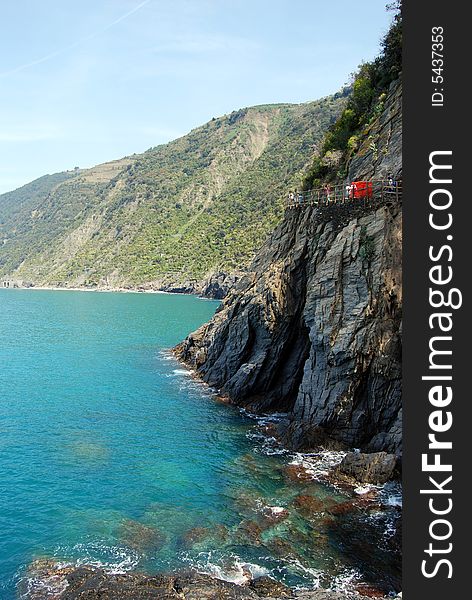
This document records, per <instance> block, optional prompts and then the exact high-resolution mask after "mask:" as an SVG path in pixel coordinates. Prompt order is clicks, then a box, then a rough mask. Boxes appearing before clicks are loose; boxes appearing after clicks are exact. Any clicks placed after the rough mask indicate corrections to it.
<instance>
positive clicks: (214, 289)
mask: <svg viewBox="0 0 472 600" xmlns="http://www.w3.org/2000/svg"><path fill="white" fill-rule="evenodd" d="M241 276H242V271H238V272H234V273H226V272H223V271H218V272H215V273H211V274H210V275H208V276H207V277H205V278H204V279H203V280H201V281H197V280H188V281H181V282H178V281H176V280H174V279H172V280H170V279H169V280H165V279H164V280H162V281H155V282H150V283H144V284H140V285H122V286H109V285H100V284H98V285H89V286H54V285H36V284H35V283H33V282H26V281H20V280H3V281H0V288H4V289H23V290H52V291H58V292H61V291H71V292H104V293H105V292H120V293H144V294H164V293H167V294H188V295H194V296H200V297H202V298H208V299H210V300H222V299H223V298H225V297H226V296H227V295H228V293H229V292H230V290H231V289H232V287H233V286H234V285H235V284H236V282H237V281H238V280H239V279H240V278H241Z"/></svg>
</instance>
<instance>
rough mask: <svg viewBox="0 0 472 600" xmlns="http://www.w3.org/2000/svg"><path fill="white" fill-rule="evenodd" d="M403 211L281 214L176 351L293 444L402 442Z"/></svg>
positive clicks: (389, 445) (373, 446) (369, 446)
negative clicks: (266, 417) (281, 415)
mask: <svg viewBox="0 0 472 600" xmlns="http://www.w3.org/2000/svg"><path fill="white" fill-rule="evenodd" d="M401 296H402V291H401V208H400V207H399V206H396V205H383V206H378V207H376V208H372V209H371V210H369V211H368V212H367V213H366V211H365V208H364V207H359V206H355V205H351V206H348V205H340V206H334V207H329V208H326V209H324V211H319V210H317V209H314V208H312V209H307V210H305V211H303V210H297V209H293V210H291V211H289V212H288V214H287V216H286V218H285V220H284V221H283V223H282V225H281V226H280V227H279V228H278V229H277V230H276V232H275V233H274V235H273V236H272V238H271V239H270V240H269V242H268V243H267V244H266V245H265V247H264V248H263V250H262V251H261V253H260V254H259V256H258V258H257V259H256V261H255V262H254V263H253V265H252V268H251V272H250V273H249V274H247V275H246V276H245V277H243V278H242V279H241V280H240V282H239V283H238V284H237V285H236V289H235V290H234V291H233V293H231V294H230V296H229V297H228V298H227V299H226V301H225V302H224V303H223V305H222V307H221V309H220V310H219V311H218V313H217V314H216V315H215V317H214V318H213V320H212V321H211V322H210V323H208V324H206V325H204V326H203V327H202V328H200V329H199V330H198V331H197V332H195V333H193V334H191V335H190V336H189V337H188V338H187V339H186V340H185V341H184V342H183V343H182V344H181V345H180V346H179V347H178V349H177V352H178V354H179V356H180V357H181V358H182V359H183V360H185V361H186V362H187V363H189V364H191V365H192V366H193V367H195V368H196V369H197V370H198V372H199V373H200V374H201V376H202V377H203V379H204V380H205V381H206V382H208V383H209V384H210V385H212V386H215V387H217V388H218V389H220V390H221V393H223V394H226V395H228V396H229V397H230V398H232V399H233V400H234V401H236V402H237V403H238V404H241V405H243V406H248V407H250V408H251V409H252V410H260V411H287V412H289V414H290V423H289V424H288V426H287V428H286V432H285V433H286V435H287V439H288V440H289V441H290V442H291V444H292V445H293V446H295V447H297V448H304V449H307V448H310V447H314V446H316V445H317V444H318V443H326V439H325V438H326V437H328V438H331V439H332V440H337V441H339V442H342V443H344V444H346V445H348V446H354V447H360V448H362V449H366V450H372V451H374V450H388V451H391V452H399V451H400V444H401V338H400V322H401Z"/></svg>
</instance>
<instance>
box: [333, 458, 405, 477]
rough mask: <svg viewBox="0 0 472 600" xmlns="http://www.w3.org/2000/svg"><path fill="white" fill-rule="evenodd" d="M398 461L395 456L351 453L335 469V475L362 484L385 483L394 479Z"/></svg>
mask: <svg viewBox="0 0 472 600" xmlns="http://www.w3.org/2000/svg"><path fill="white" fill-rule="evenodd" d="M396 463H397V459H396V457H395V455H394V454H387V453H386V452H374V453H372V454H362V453H360V452H349V453H348V454H346V456H345V457H344V458H343V460H342V461H341V464H340V465H339V466H338V467H337V468H336V469H335V475H345V476H347V477H352V478H353V479H355V480H356V481H360V482H362V483H377V484H381V483H385V482H387V481H389V480H390V479H392V477H393V475H394V472H395V467H396Z"/></svg>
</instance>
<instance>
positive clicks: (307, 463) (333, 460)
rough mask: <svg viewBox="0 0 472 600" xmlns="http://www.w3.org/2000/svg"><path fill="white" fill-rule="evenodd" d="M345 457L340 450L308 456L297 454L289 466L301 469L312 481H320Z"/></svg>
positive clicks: (324, 451)
mask: <svg viewBox="0 0 472 600" xmlns="http://www.w3.org/2000/svg"><path fill="white" fill-rule="evenodd" d="M345 456H346V452H343V451H340V450H321V451H320V452H313V453H310V454H304V453H301V452H297V453H296V454H293V458H292V460H291V461H290V463H289V464H291V465H296V466H301V467H303V469H304V470H305V472H306V473H307V474H308V475H310V476H311V477H312V478H313V479H314V480H316V481H322V480H324V479H325V478H326V477H327V475H328V474H329V473H330V471H332V469H334V468H335V467H337V466H338V465H339V464H340V463H341V461H342V459H343V458H344V457H345Z"/></svg>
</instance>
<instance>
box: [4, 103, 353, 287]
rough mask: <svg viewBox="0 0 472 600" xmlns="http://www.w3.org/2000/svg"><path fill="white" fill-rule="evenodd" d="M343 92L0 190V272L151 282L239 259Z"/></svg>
mask: <svg viewBox="0 0 472 600" xmlns="http://www.w3.org/2000/svg"><path fill="white" fill-rule="evenodd" d="M345 103H346V94H345V93H344V92H343V93H340V94H337V95H335V96H332V97H327V98H324V99H321V100H319V101H316V102H309V103H305V104H299V105H290V104H279V105H264V106H256V107H252V108H246V109H242V110H238V111H235V112H233V113H231V114H229V115H225V116H223V117H221V118H214V119H212V120H211V121H210V122H208V123H206V124H205V125H203V126H202V127H199V128H197V129H195V130H193V131H191V132H190V133H189V134H188V135H186V136H184V137H182V138H179V139H177V140H175V141H172V142H170V143H168V144H165V145H161V146H157V147H155V148H151V149H150V150H148V151H147V152H144V153H143V154H139V155H133V156H130V157H126V158H123V159H121V160H118V161H114V162H110V163H106V164H103V165H99V166H97V167H94V168H92V169H87V170H80V169H76V170H74V171H71V172H67V173H59V174H56V175H47V176H45V177H42V178H41V179H38V180H36V181H34V182H32V183H30V184H28V185H26V186H24V187H22V188H20V189H18V190H15V191H13V192H9V193H7V194H3V195H2V196H0V279H3V280H17V281H26V282H31V283H33V284H35V285H47V286H86V287H97V286H98V287H136V286H149V287H154V288H160V287H169V286H170V287H172V286H179V285H182V284H183V282H187V284H188V282H197V281H201V280H202V279H205V278H206V277H208V276H209V275H210V274H211V273H212V272H214V271H218V270H223V271H233V270H236V269H239V268H241V267H244V266H245V265H246V264H248V262H249V261H250V259H251V258H252V256H253V254H254V252H255V250H256V249H257V248H259V247H260V245H261V243H262V242H263V241H264V239H265V238H266V237H267V235H268V233H270V231H272V230H273V228H274V227H275V226H276V225H277V223H278V222H279V220H280V218H281V216H282V206H283V204H282V200H283V198H284V197H285V195H286V193H287V189H288V188H289V187H291V186H294V187H295V186H297V185H300V184H301V180H302V175H303V173H304V172H305V171H306V168H307V166H308V165H309V164H310V163H311V162H312V160H313V156H314V154H315V152H316V151H317V150H318V149H319V144H320V141H321V140H322V138H323V136H324V134H325V133H326V131H327V129H328V128H329V127H330V126H331V125H332V124H333V123H334V122H335V121H336V118H337V117H338V116H339V114H340V112H341V111H342V109H343V107H344V106H345Z"/></svg>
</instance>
